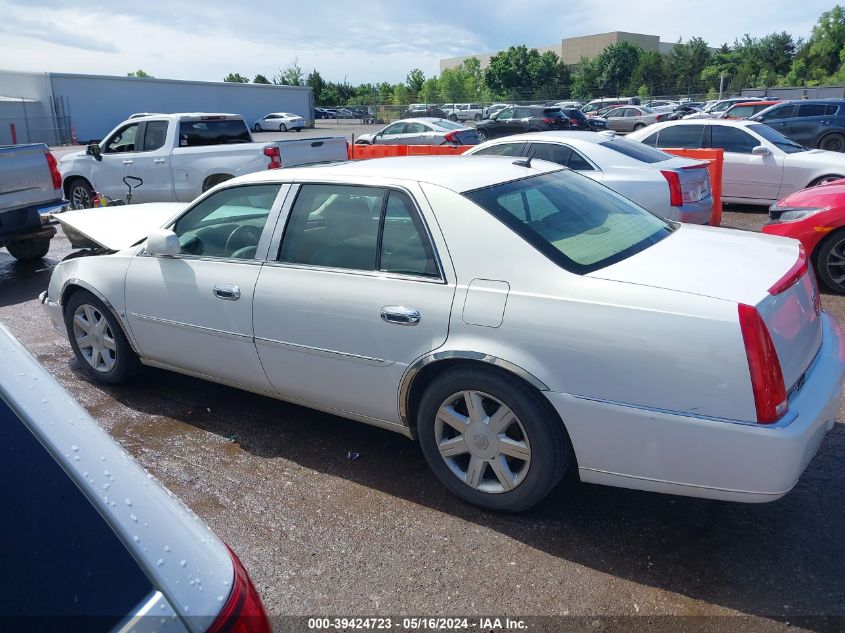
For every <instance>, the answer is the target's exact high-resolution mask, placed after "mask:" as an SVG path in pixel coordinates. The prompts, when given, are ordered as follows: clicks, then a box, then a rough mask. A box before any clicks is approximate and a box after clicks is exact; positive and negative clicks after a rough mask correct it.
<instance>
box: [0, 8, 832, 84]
mask: <svg viewBox="0 0 845 633" xmlns="http://www.w3.org/2000/svg"><path fill="white" fill-rule="evenodd" d="M651 6H657V7H660V8H659V9H657V10H654V9H651ZM832 6H833V3H831V2H825V1H817V0H804V1H803V2H795V1H794V0H766V1H765V2H763V1H762V0H759V1H758V2H738V1H737V0H683V2H659V3H658V2H656V1H653V2H648V1H647V0H646V1H643V0H635V1H633V2H619V1H618V0H584V1H583V2H580V3H579V2H561V1H560V0H553V1H547V0H531V2H530V3H528V2H525V1H524V0H512V1H511V2H498V1H496V0H482V1H477V0H464V1H463V2H443V1H440V0H426V1H425V2H414V1H413V0H411V1H408V0H391V1H390V2H385V1H382V0H358V1H352V2H338V1H335V0H319V1H316V2H315V1H313V0H304V1H303V0H299V1H297V2H289V1H284V0H282V1H281V2H268V1H266V0H264V1H262V2H258V1H256V0H240V2H233V1H232V0H204V1H202V2H194V1H184V0H183V1H179V0H177V1H172V0H171V1H169V2H168V1H165V0H140V1H138V0H136V1H134V2H129V1H126V0H74V1H71V0H50V1H49V2H46V1H45V0H0V69H4V70H26V71H38V72H46V71H52V72H73V73H84V74H101V75H125V74H126V73H128V72H130V71H134V70H137V69H139V68H140V69H143V70H144V71H146V72H148V73H150V74H151V75H154V76H155V77H159V78H165V79H193V80H205V81H220V80H222V78H223V77H224V76H225V75H227V74H228V73H230V72H237V73H240V74H242V75H245V76H248V77H250V78H252V77H253V76H254V75H255V74H256V73H261V74H263V75H265V76H267V77H268V78H272V76H273V75H275V74H277V73H278V72H279V69H280V68H284V67H286V66H289V65H290V64H291V62H292V61H293V60H297V61H298V63H299V65H300V66H301V67H302V69H303V71H304V72H305V73H306V74H307V73H308V72H309V71H311V70H312V69H314V68H316V69H317V70H319V71H320V74H321V75H322V76H323V78H324V79H326V80H332V81H343V80H344V79H346V80H348V81H349V82H350V83H352V84H359V83H364V82H373V83H375V82H379V81H389V82H391V83H396V82H399V81H403V80H404V79H405V76H406V75H407V73H408V71H409V70H410V69H412V68H415V67H416V68H420V69H422V70H423V71H424V72H425V74H426V76H427V77H428V76H431V75H433V74H437V73H438V69H439V60H440V59H441V58H444V57H457V56H460V55H469V54H473V53H483V52H489V51H495V50H500V49H503V48H507V47H508V46H513V45H518V44H526V45H528V46H529V47H531V46H547V45H551V44H555V43H558V42H560V40H561V39H562V38H564V37H571V36H576V35H589V34H593V33H603V32H607V31H629V32H634V33H646V34H650V35H658V36H660V39H661V41H664V42H677V41H678V40H679V39H680V38H683V39H689V38H690V37H694V36H699V37H702V38H704V39H705V40H706V41H707V42H708V43H709V44H710V45H711V46H719V45H720V44H722V43H723V42H729V43H730V42H733V40H734V39H735V38H738V37H741V36H742V35H743V34H745V33H748V34H750V35H752V36H762V35H766V34H768V33H772V32H775V31H784V30H785V31H787V32H789V33H791V34H792V35H793V36H794V37H795V38H796V39H797V38H798V37H804V38H806V37H808V36H809V34H810V31H811V30H812V27H813V25H814V24H815V23H816V20H817V19H818V17H819V15H820V14H821V13H822V12H824V11H827V10H829V9H830V8H831V7H832ZM0 88H2V86H0ZM0 92H2V90H0Z"/></svg>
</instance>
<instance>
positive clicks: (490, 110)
mask: <svg viewBox="0 0 845 633" xmlns="http://www.w3.org/2000/svg"><path fill="white" fill-rule="evenodd" d="M511 105H512V104H508V103H493V104H490V105H489V106H487V112H486V113H485V115H484V118H485V119H490V118H492V117H493V115H494V114H496V113H497V112H501V111H502V110H504V109H505V108H510V107H511Z"/></svg>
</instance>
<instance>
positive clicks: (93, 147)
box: [85, 143, 103, 160]
mask: <svg viewBox="0 0 845 633" xmlns="http://www.w3.org/2000/svg"><path fill="white" fill-rule="evenodd" d="M85 153H86V154H88V156H93V157H94V158H95V159H96V160H103V156H102V150H101V149H100V146H99V145H97V144H96V143H91V144H90V145H88V146H87V147H86V148H85Z"/></svg>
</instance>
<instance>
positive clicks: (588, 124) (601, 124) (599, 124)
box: [561, 108, 607, 131]
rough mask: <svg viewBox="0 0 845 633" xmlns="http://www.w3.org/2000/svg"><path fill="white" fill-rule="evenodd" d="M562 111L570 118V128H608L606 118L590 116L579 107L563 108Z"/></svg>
mask: <svg viewBox="0 0 845 633" xmlns="http://www.w3.org/2000/svg"><path fill="white" fill-rule="evenodd" d="M561 112H563V116H565V117H566V118H567V119H569V129H570V130H588V131H589V130H593V131H601V130H606V129H607V123H606V122H605V120H604V119H599V118H596V117H593V118H588V117H587V116H586V115H585V114H584V113H583V112H581V110H579V109H578V108H561Z"/></svg>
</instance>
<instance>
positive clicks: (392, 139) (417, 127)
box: [355, 117, 478, 145]
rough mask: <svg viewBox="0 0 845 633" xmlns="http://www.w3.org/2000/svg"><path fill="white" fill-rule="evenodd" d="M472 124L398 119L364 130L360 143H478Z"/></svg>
mask: <svg viewBox="0 0 845 633" xmlns="http://www.w3.org/2000/svg"><path fill="white" fill-rule="evenodd" d="M476 143H478V134H476V132H475V130H474V129H472V128H471V127H467V126H466V125H462V124H460V123H455V122H453V121H450V120H448V119H435V118H430V117H429V118H426V117H423V118H418V119H403V120H401V121H394V122H393V123H391V124H390V125H388V126H387V127H384V128H382V129H381V130H379V131H378V132H375V133H373V134H361V135H360V136H358V138H356V139H355V144H356V145H449V144H452V145H475V144H476Z"/></svg>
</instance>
